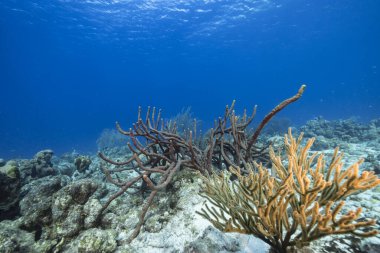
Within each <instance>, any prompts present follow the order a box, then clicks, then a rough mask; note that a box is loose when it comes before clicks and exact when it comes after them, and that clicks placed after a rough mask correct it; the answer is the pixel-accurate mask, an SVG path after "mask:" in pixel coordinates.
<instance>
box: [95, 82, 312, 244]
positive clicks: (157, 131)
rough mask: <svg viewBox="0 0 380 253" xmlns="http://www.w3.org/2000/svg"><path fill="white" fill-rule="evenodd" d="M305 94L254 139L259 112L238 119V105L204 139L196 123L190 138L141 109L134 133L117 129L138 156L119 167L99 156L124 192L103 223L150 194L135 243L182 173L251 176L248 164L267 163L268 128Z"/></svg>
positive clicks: (262, 125)
mask: <svg viewBox="0 0 380 253" xmlns="http://www.w3.org/2000/svg"><path fill="white" fill-rule="evenodd" d="M304 89H305V86H304V85H303V86H301V88H300V89H299V91H298V93H297V94H296V95H295V96H293V97H291V98H289V99H287V100H285V101H283V102H282V103H281V104H280V105H278V106H277V107H275V108H274V109H273V111H271V112H270V113H269V114H268V115H267V116H266V117H265V118H264V119H263V121H262V122H261V123H260V124H259V127H258V128H257V129H256V130H255V131H254V132H253V134H249V133H248V131H247V127H248V126H249V124H250V123H251V122H252V120H253V118H254V116H255V112H256V107H255V109H254V110H253V112H252V114H251V116H247V113H246V111H245V112H244V115H243V117H238V116H236V115H235V111H234V106H235V101H234V102H233V103H232V105H231V106H230V107H229V106H226V109H225V113H224V116H223V117H221V118H219V119H218V120H217V121H215V127H214V128H213V129H211V130H210V131H209V135H208V136H207V137H204V138H203V136H199V135H197V129H196V126H197V123H196V122H194V129H193V130H190V129H189V130H188V131H187V132H186V133H185V134H184V133H178V131H177V125H176V122H170V121H169V122H166V123H165V122H164V120H163V119H162V117H161V111H158V112H156V109H155V108H153V109H152V110H151V109H150V108H148V110H147V112H146V115H145V117H144V118H143V116H142V112H141V108H139V110H138V117H137V122H136V123H135V124H133V127H132V128H130V129H129V130H128V131H126V130H123V129H122V128H121V127H120V125H119V124H118V123H116V127H117V129H118V131H119V132H120V133H121V134H123V135H126V136H128V137H129V138H130V140H131V143H128V147H129V149H130V151H131V152H132V153H133V155H132V156H131V157H129V158H128V159H127V160H126V161H113V160H111V159H109V158H107V157H106V156H105V155H104V154H102V153H99V156H100V158H102V159H103V160H104V161H106V162H107V163H109V164H112V165H114V166H115V168H113V169H110V168H106V167H105V166H102V170H103V172H104V174H105V175H106V177H107V179H108V181H109V182H111V183H113V184H114V185H116V186H118V187H119V188H120V189H119V191H117V192H116V193H115V194H113V195H112V196H111V197H110V198H109V199H108V200H107V202H106V203H105V204H104V205H103V208H102V210H101V212H100V215H99V217H98V218H99V219H100V218H101V214H102V213H103V212H104V211H105V210H106V209H107V207H108V206H109V205H110V203H111V202H112V201H113V200H114V199H116V198H117V197H119V196H121V195H122V194H123V193H136V192H137V191H139V190H149V191H150V195H149V197H148V198H147V200H146V202H145V204H144V206H143V207H142V210H141V213H140V216H139V222H138V224H137V226H136V228H135V230H134V231H133V233H132V235H131V236H130V238H129V241H131V240H133V239H134V238H135V237H136V236H137V235H138V234H139V231H140V228H141V226H142V225H143V223H144V218H145V215H146V212H147V211H148V209H149V207H150V206H151V204H152V202H153V200H154V198H155V196H156V195H157V193H158V191H159V190H161V189H164V188H166V186H167V185H168V184H169V183H170V182H171V181H172V179H173V176H174V174H175V173H176V172H177V171H178V170H179V169H180V168H181V167H186V168H188V169H192V170H195V171H198V172H200V173H201V174H203V175H208V174H211V173H212V167H213V166H215V167H217V168H219V169H226V168H228V167H230V166H232V167H234V168H240V167H242V168H243V169H244V170H247V169H248V168H249V163H248V162H251V161H255V160H258V159H264V158H265V157H266V154H267V146H264V147H258V146H257V145H256V142H257V138H258V136H259V134H260V132H261V130H262V129H263V127H264V126H265V125H266V124H267V122H268V121H269V120H270V119H271V118H272V117H273V116H274V115H275V114H276V113H278V112H279V111H280V110H282V109H283V108H284V107H286V106H287V105H289V104H290V103H292V102H294V101H296V100H297V99H298V98H300V97H301V95H302V93H303V91H304ZM128 171H131V172H133V171H134V172H136V173H137V175H135V176H134V177H133V178H130V177H127V179H124V180H123V179H122V177H121V176H120V173H122V172H128ZM124 176H125V174H124ZM155 181H156V182H155ZM133 189H135V190H134V191H133ZM130 190H132V191H130Z"/></svg>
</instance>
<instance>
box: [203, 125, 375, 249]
mask: <svg viewBox="0 0 380 253" xmlns="http://www.w3.org/2000/svg"><path fill="white" fill-rule="evenodd" d="M301 141H302V134H301V135H300V136H299V137H298V139H295V138H294V137H293V136H292V134H291V131H290V130H289V133H288V135H286V136H285V141H284V144H285V147H286V157H287V163H283V160H282V157H281V156H280V155H278V154H276V153H275V152H274V150H273V149H272V148H270V159H271V162H272V167H273V169H274V170H272V171H275V173H274V175H270V172H269V170H268V169H267V168H265V167H264V166H263V165H262V164H258V163H256V162H253V163H251V164H250V166H251V168H250V171H249V174H248V175H243V174H242V173H241V171H240V169H239V168H234V167H230V171H231V173H232V174H234V175H236V176H237V180H235V181H231V180H230V179H229V178H230V177H229V173H221V174H219V175H217V174H214V175H212V176H211V177H209V178H206V177H204V182H205V184H204V191H203V193H202V195H203V196H204V197H206V198H207V199H208V200H209V201H210V203H211V204H212V206H211V207H210V206H208V205H207V204H206V206H205V209H202V211H201V212H199V214H200V215H202V216H203V217H205V218H206V219H208V220H209V221H211V222H212V224H213V225H214V226H215V227H216V228H218V229H219V230H221V231H224V232H239V233H244V234H252V235H254V236H256V237H258V238H260V239H262V240H263V241H265V242H266V243H268V244H269V245H271V246H272V247H273V248H274V249H275V250H276V251H277V252H281V253H285V252H286V250H287V249H288V247H290V246H298V247H302V246H304V245H307V244H309V243H310V242H311V241H313V240H316V239H319V238H321V237H324V236H326V235H332V234H345V233H352V234H354V235H358V236H363V237H365V236H372V235H375V234H376V233H377V231H376V230H368V228H369V227H371V226H373V225H375V221H374V220H365V221H363V220H361V219H359V216H360V213H361V212H362V210H361V208H359V209H357V210H356V211H349V212H346V213H342V208H343V206H344V201H342V200H343V199H344V198H346V197H347V196H349V195H351V194H354V193H357V192H360V191H365V190H368V189H370V188H373V187H375V186H377V185H379V184H380V179H378V177H377V176H376V175H375V174H374V173H373V172H368V171H364V172H362V173H361V174H359V165H360V164H361V163H362V160H360V161H358V162H356V163H354V164H353V165H351V166H350V167H349V168H347V169H346V170H343V163H342V157H343V154H339V152H338V149H335V152H334V154H333V157H332V160H331V161H330V163H329V165H328V166H326V160H325V158H324V155H323V154H318V153H314V154H312V155H310V156H309V150H310V147H311V146H312V144H313V142H314V138H313V139H309V140H308V141H307V143H306V145H305V146H304V147H303V146H302V145H301ZM253 168H255V169H256V171H257V172H254V170H253Z"/></svg>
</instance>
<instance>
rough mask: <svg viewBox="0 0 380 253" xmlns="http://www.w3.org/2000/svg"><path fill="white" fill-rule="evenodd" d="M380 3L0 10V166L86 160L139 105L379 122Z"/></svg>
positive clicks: (105, 0)
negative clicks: (36, 158)
mask: <svg viewBox="0 0 380 253" xmlns="http://www.w3.org/2000/svg"><path fill="white" fill-rule="evenodd" d="M379 13H380V2H379V1H378V0H366V1H357V0H341V1H331V0H318V1H315V0H302V1H301V0H282V1H273V0H234V1H229V0H178V1H172V0H139V1H137V0H30V1H29V0H27V1H19V0H1V1H0V88H1V89H0V157H3V158H15V157H30V156H31V155H33V154H35V153H36V152H37V151H38V150H41V149H44V148H51V149H53V150H54V151H55V152H56V153H63V152H67V151H71V150H73V149H75V150H78V151H81V152H90V151H95V150H96V139H97V137H98V136H99V134H100V133H101V131H102V130H103V129H104V128H113V127H114V122H115V121H116V120H118V121H120V122H121V123H122V125H123V126H125V127H126V128H128V127H129V126H130V125H131V123H133V122H134V121H135V119H136V117H137V116H136V111H137V107H138V106H139V105H141V106H143V107H145V106H148V105H152V106H156V107H160V108H162V109H163V113H164V116H165V117H171V116H174V115H175V114H176V113H178V112H180V111H181V109H182V108H186V107H188V106H191V108H192V111H193V113H194V115H195V116H196V117H197V118H200V119H201V120H202V121H203V122H205V125H211V124H212V122H213V119H214V118H216V117H218V116H219V115H222V114H223V112H224V107H225V105H226V104H229V103H231V101H232V100H233V99H236V100H237V108H238V110H242V109H243V108H244V107H248V108H252V107H253V106H254V105H255V104H257V105H259V107H258V109H259V111H258V115H257V118H258V120H259V119H261V118H262V117H263V116H264V115H265V113H267V112H268V111H269V110H271V109H272V107H274V106H275V105H277V104H278V103H279V102H281V101H282V100H283V99H285V98H287V97H289V96H291V95H293V94H295V93H296V91H297V90H298V88H299V87H300V85H301V84H303V83H305V84H307V90H306V92H305V94H304V96H303V97H302V99H301V100H299V101H297V102H296V103H295V104H292V105H291V106H289V107H288V108H286V109H285V111H283V112H282V113H281V114H280V115H278V117H287V118H290V119H291V120H292V121H293V122H294V124H303V123H305V122H306V121H307V120H309V119H312V118H314V117H316V116H319V115H322V116H323V117H325V118H327V119H338V118H348V117H351V116H355V117H359V118H360V119H361V120H364V121H368V120H370V119H372V118H378V117H379V116H380V77H379V68H380V46H379V45H380V16H379Z"/></svg>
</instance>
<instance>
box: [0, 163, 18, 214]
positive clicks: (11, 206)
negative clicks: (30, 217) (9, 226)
mask: <svg viewBox="0 0 380 253" xmlns="http://www.w3.org/2000/svg"><path fill="white" fill-rule="evenodd" d="M20 187H21V183H20V172H19V167H18V164H17V162H15V161H8V162H7V163H6V164H5V165H4V166H2V167H0V193H1V194H0V221H1V220H4V219H12V218H14V217H15V216H17V215H18V213H19V208H18V202H19V193H20Z"/></svg>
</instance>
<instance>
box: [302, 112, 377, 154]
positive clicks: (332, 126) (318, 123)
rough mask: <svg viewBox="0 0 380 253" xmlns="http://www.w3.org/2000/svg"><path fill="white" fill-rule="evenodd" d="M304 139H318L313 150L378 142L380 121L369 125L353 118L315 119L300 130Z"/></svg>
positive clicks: (374, 121)
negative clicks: (348, 144) (347, 144)
mask: <svg viewBox="0 0 380 253" xmlns="http://www.w3.org/2000/svg"><path fill="white" fill-rule="evenodd" d="M300 130H301V131H302V132H304V135H305V137H308V138H311V137H318V138H317V139H316V143H315V145H314V146H313V149H314V150H322V149H327V148H332V147H335V146H338V145H339V146H340V145H341V144H345V142H349V143H359V142H364V141H374V140H375V141H376V142H377V144H379V141H380V138H379V136H380V119H376V120H372V121H370V122H369V123H367V124H365V123H360V122H359V121H357V120H355V119H354V118H351V119H346V120H332V121H328V120H325V119H323V118H322V117H318V118H315V119H313V120H310V121H308V122H307V123H306V125H304V126H302V127H301V129H300Z"/></svg>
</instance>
